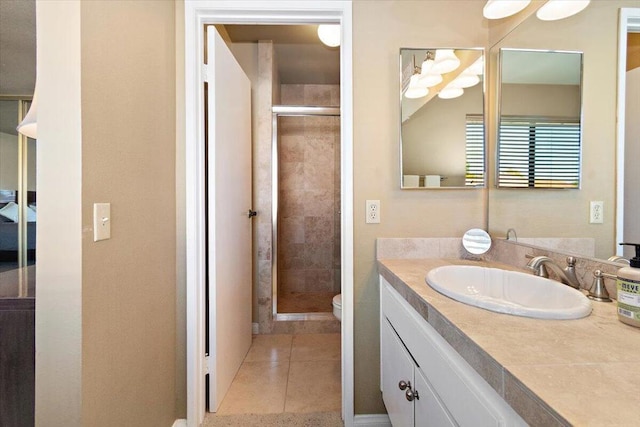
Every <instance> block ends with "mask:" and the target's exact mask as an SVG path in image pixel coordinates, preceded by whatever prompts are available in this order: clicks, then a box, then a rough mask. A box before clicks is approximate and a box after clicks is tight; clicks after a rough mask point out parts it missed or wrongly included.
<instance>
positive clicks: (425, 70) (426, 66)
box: [420, 59, 434, 76]
mask: <svg viewBox="0 0 640 427" xmlns="http://www.w3.org/2000/svg"><path fill="white" fill-rule="evenodd" d="M433 62H434V61H433V59H425V60H424V61H423V62H422V67H420V74H422V75H423V76H424V75H427V74H429V73H430V72H431V68H433Z"/></svg>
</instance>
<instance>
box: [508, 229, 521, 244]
mask: <svg viewBox="0 0 640 427" xmlns="http://www.w3.org/2000/svg"><path fill="white" fill-rule="evenodd" d="M511 232H513V237H514V239H513V240H515V241H516V242H517V241H518V235H517V234H516V229H515V228H510V229H508V230H507V240H511V239H510V237H511Z"/></svg>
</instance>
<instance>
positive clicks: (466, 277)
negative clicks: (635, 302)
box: [426, 265, 591, 319]
mask: <svg viewBox="0 0 640 427" xmlns="http://www.w3.org/2000/svg"><path fill="white" fill-rule="evenodd" d="M426 281H427V283H428V284H429V286H431V287H432V288H433V289H435V290H436V291H438V292H440V293H441V294H444V295H446V296H448V297H450V298H453V299H455V300H456V301H460V302H463V303H465V304H469V305H474V306H476V307H480V308H484V309H487V310H491V311H496V312H499V313H507V314H513V315H515V316H525V317H535V318H538V319H579V318H581V317H585V316H588V315H589V313H591V301H589V299H588V298H587V297H586V296H585V295H584V294H583V293H582V292H580V291H578V290H576V289H573V288H570V287H569V286H567V285H564V284H562V283H560V282H556V281H554V280H550V279H545V278H543V277H538V276H534V275H532V274H526V273H521V272H519V271H509V270H501V269H498V268H488V267H478V266H471V265H447V266H444V267H438V268H435V269H433V270H431V271H429V273H428V274H427V277H426Z"/></svg>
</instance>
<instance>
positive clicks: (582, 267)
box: [376, 237, 625, 300]
mask: <svg viewBox="0 0 640 427" xmlns="http://www.w3.org/2000/svg"><path fill="white" fill-rule="evenodd" d="M521 240H523V239H521ZM527 242H528V241H527ZM533 242H535V243H538V244H541V245H542V244H544V245H545V247H542V246H535V245H534V244H533V243H525V242H522V241H520V242H515V241H512V240H505V239H493V242H492V245H491V249H490V250H489V252H487V253H486V254H484V255H481V256H475V255H471V254H469V253H468V252H467V251H466V250H465V249H464V248H463V246H462V239H461V238H458V237H455V238H430V237H427V238H380V239H377V244H376V256H377V258H378V259H420V258H457V259H480V260H484V261H494V262H500V263H504V264H508V265H512V266H514V267H519V268H523V269H524V268H526V265H527V263H528V262H529V259H530V258H531V257H535V256H540V255H544V256H548V257H549V258H551V259H553V260H554V261H556V262H557V263H558V264H559V265H561V266H565V265H566V257H567V256H569V255H571V256H573V257H575V258H576V273H577V276H578V279H579V280H580V283H581V284H582V288H583V289H589V288H590V287H591V285H592V284H593V271H594V270H602V271H603V272H605V273H609V274H614V275H615V274H616V273H617V271H618V270H619V269H620V268H622V267H624V266H625V265H623V264H618V263H613V262H610V261H605V260H601V259H597V258H593V257H591V256H589V254H591V253H593V247H594V243H593V239H588V238H587V239H564V238H557V239H551V238H545V239H542V240H541V239H537V240H534V241H533ZM549 246H553V247H554V248H558V249H549ZM550 274H553V273H550ZM605 286H606V288H607V291H608V292H609V295H610V296H611V298H612V299H614V300H615V298H616V295H617V291H616V283H615V281H614V280H611V279H605Z"/></svg>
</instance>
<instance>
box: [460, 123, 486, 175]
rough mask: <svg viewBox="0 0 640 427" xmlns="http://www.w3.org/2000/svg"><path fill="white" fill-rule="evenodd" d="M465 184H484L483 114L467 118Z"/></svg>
mask: <svg viewBox="0 0 640 427" xmlns="http://www.w3.org/2000/svg"><path fill="white" fill-rule="evenodd" d="M466 136H467V144H466V153H465V158H466V173H465V183H464V185H465V186H468V187H478V186H482V185H484V119H483V117H482V116H481V115H471V114H470V115H467V118H466Z"/></svg>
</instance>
